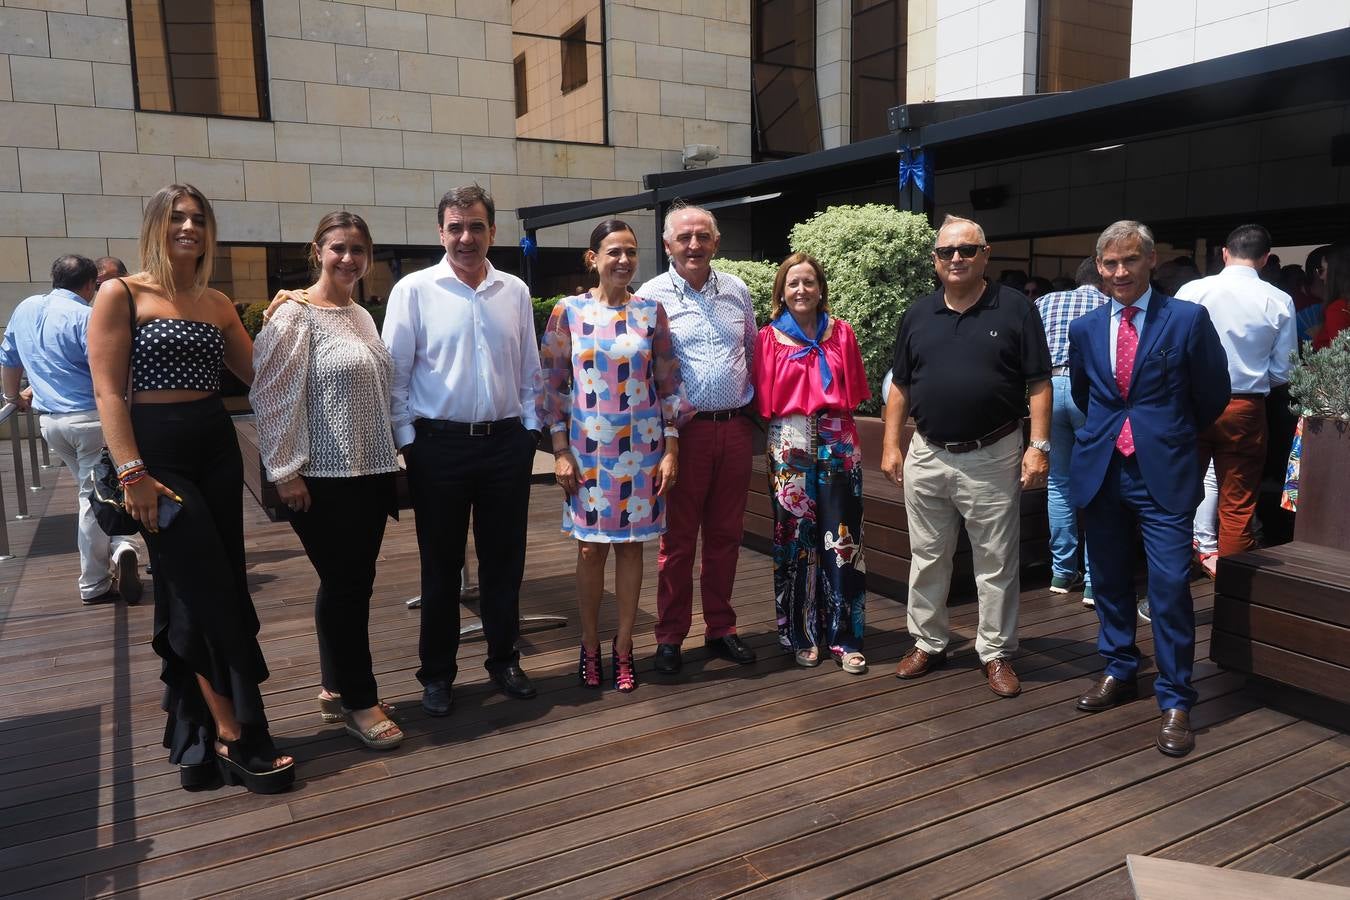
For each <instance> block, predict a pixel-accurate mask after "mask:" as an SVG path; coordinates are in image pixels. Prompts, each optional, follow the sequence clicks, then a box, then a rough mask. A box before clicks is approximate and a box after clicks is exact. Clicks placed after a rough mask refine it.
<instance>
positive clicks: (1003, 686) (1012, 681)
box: [984, 656, 1022, 697]
mask: <svg viewBox="0 0 1350 900" xmlns="http://www.w3.org/2000/svg"><path fill="white" fill-rule="evenodd" d="M984 677H985V678H988V679H989V690H991V691H993V692H994V693H995V694H998V695H999V696H1000V697H1016V696H1017V695H1018V694H1020V693H1022V682H1021V681H1020V680H1018V678H1017V673H1016V672H1014V671H1013V667H1012V663H1011V662H1009V661H1008V658H1007V657H1006V656H1000V657H999V658H998V659H991V660H989V662H987V663H985V664H984Z"/></svg>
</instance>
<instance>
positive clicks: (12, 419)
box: [0, 403, 51, 561]
mask: <svg viewBox="0 0 1350 900" xmlns="http://www.w3.org/2000/svg"><path fill="white" fill-rule="evenodd" d="M18 411H19V407H18V406H17V405H16V404H14V403H6V404H5V405H4V406H0V425H4V424H5V423H6V422H8V423H9V426H10V427H9V445H10V453H11V454H12V455H13V457H14V498H15V505H16V506H18V509H19V512H18V514H17V515H15V516H14V518H15V519H27V518H29V513H28V491H40V490H42V473H41V471H40V470H41V469H42V468H43V466H41V465H39V463H38V447H37V445H38V437H37V434H38V425H37V416H36V415H35V414H34V413H33V408H32V407H31V406H30V407H29V408H28V409H27V410H26V416H25V419H24V421H26V422H27V425H28V458H29V460H30V461H31V463H32V473H33V474H32V478H31V483H30V484H29V485H28V491H25V490H24V489H23V483H24V468H23V447H22V446H21V440H22V439H21V438H20V437H19V419H18V417H17V416H16V413H17V412H18ZM42 457H43V459H46V460H50V458H51V457H50V456H49V455H48V450H47V442H46V441H43V442H42ZM48 466H50V462H49V463H48ZM13 558H14V554H13V553H11V552H10V546H9V515H8V513H7V512H6V509H5V491H4V484H3V478H2V477H0V561H4V560H7V559H13Z"/></svg>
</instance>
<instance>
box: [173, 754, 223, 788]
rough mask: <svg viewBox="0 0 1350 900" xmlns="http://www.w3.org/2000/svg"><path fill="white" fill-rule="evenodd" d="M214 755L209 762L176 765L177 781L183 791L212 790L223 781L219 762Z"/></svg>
mask: <svg viewBox="0 0 1350 900" xmlns="http://www.w3.org/2000/svg"><path fill="white" fill-rule="evenodd" d="M217 758H218V757H214V756H213V758H212V759H211V761H210V762H204V763H197V764H196V765H193V766H179V767H178V781H179V783H180V784H182V786H183V790H185V791H193V792H196V791H214V790H215V789H216V788H218V787H220V786H221V784H222V783H223V781H222V779H221V777H220V764H219V763H218V762H216V759H217Z"/></svg>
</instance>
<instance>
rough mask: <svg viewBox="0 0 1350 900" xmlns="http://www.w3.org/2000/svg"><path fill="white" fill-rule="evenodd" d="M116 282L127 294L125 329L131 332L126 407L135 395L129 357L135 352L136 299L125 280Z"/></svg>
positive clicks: (119, 279) (119, 278)
mask: <svg viewBox="0 0 1350 900" xmlns="http://www.w3.org/2000/svg"><path fill="white" fill-rule="evenodd" d="M117 281H118V283H119V284H121V285H122V290H124V291H126V292H127V316H128V323H127V329H128V330H129V331H130V332H131V346H129V347H128V348H127V406H131V395H132V394H133V393H135V391H133V390H132V388H131V378H132V371H131V357H132V355H133V354H134V353H135V352H136V298H135V297H133V296H132V295H131V286H130V285H128V284H127V283H126V281H125V280H123V279H122V278H121V277H120V276H119V277H118V279H117Z"/></svg>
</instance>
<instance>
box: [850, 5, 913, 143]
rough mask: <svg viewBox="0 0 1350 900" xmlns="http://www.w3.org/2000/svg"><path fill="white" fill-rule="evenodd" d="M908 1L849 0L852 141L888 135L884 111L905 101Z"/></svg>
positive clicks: (888, 130)
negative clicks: (850, 15) (851, 7)
mask: <svg viewBox="0 0 1350 900" xmlns="http://www.w3.org/2000/svg"><path fill="white" fill-rule="evenodd" d="M907 3H908V0H853V28H852V37H853V83H852V86H851V87H852V94H853V140H855V141H861V140H866V139H867V138H874V137H880V136H881V135H883V134H889V133H890V128H889V126H888V125H887V123H886V112H887V110H889V109H890V108H891V107H893V106H899V105H900V104H901V103H904V102H905V46H906V39H907V33H906V30H905V29H906V24H905V13H906V11H907V10H906V7H907Z"/></svg>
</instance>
